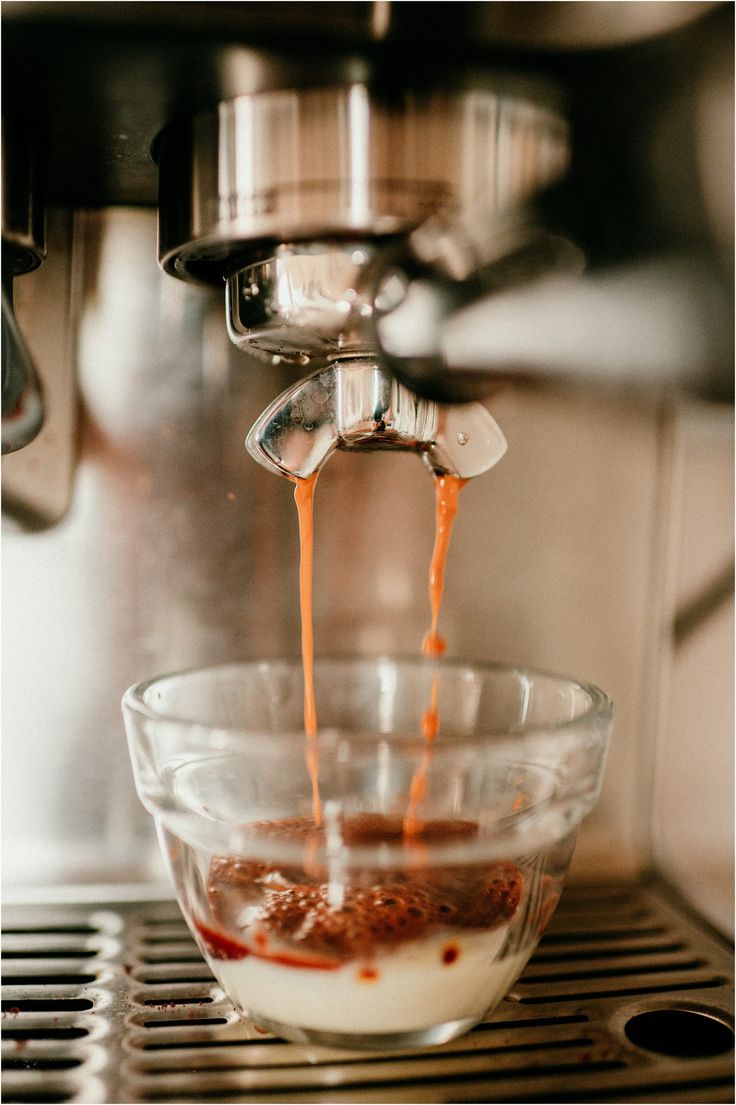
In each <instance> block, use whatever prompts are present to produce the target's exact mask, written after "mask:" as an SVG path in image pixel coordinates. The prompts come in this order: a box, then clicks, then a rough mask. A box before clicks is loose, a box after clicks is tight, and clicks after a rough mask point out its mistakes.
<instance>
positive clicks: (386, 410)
mask: <svg viewBox="0 0 736 1105" xmlns="http://www.w3.org/2000/svg"><path fill="white" fill-rule="evenodd" d="M246 447H247V449H248V451H249V452H250V454H251V455H252V456H253V457H254V458H255V460H257V461H258V462H259V464H262V465H263V466H264V467H265V468H268V469H270V470H271V471H276V472H278V473H279V474H281V475H282V476H288V477H294V476H298V477H301V478H306V477H308V476H312V475H314V473H315V472H317V471H319V469H320V468H321V467H322V466H323V465H324V464H325V462H326V461H327V459H328V458H329V457H330V456H331V454H332V453H333V452H334V451H335V449H358V450H368V449H406V450H409V451H411V452H416V453H418V454H420V456H421V457H422V458H423V460H424V461H425V463H426V464H427V465H428V466H429V468H430V469H431V470H432V471H433V472H435V473H437V474H439V475H454V476H459V477H460V478H462V479H469V478H471V477H472V476H478V475H480V474H481V473H482V472H486V471H487V470H488V469H489V468H492V467H493V465H494V464H496V463H497V461H499V460H500V459H501V457H502V456H503V454H504V453H505V452H506V440H505V438H504V436H503V434H502V433H501V430H500V429H499V427H498V425H497V424H496V422H495V420H494V419H493V418H492V417H491V415H490V414H489V413H488V411H487V410H486V409H485V407H483V406H481V405H480V403H469V404H465V405H453V406H444V405H442V404H439V403H435V402H432V401H431V400H427V399H422V398H420V397H418V396H417V395H415V394H414V393H413V392H412V391H410V390H409V389H408V388H406V387H404V385H403V384H401V383H399V381H398V380H396V379H395V378H393V377H391V376H390V375H389V374H387V373H386V372H385V371H384V370H383V369H382V368H381V367H380V365H379V364H377V363H376V361H375V360H374V359H373V358H372V357H370V356H365V357H362V356H355V357H346V358H342V359H336V360H334V361H332V362H331V363H330V364H329V365H328V366H327V367H326V368H322V369H320V370H319V371H317V372H314V373H312V375H310V376H307V377H306V378H305V379H302V380H300V381H299V382H298V383H296V384H295V385H294V386H293V387H291V388H288V389H287V390H286V391H284V392H282V394H281V395H279V396H278V397H277V398H276V399H275V400H274V401H273V403H271V405H270V406H269V407H267V408H266V410H265V411H264V412H263V414H262V415H261V416H260V418H258V419H257V421H256V422H255V424H254V425H253V427H252V429H251V430H250V433H249V434H248V436H247V438H246Z"/></svg>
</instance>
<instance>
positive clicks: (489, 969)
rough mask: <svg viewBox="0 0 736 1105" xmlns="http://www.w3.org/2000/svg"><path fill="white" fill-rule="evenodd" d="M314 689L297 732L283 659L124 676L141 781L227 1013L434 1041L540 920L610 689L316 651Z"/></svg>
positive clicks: (481, 1000)
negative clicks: (430, 722) (315, 723)
mask: <svg viewBox="0 0 736 1105" xmlns="http://www.w3.org/2000/svg"><path fill="white" fill-rule="evenodd" d="M315 694H316V702H317V714H318V719H319V727H320V728H319V735H318V737H317V739H316V741H314V742H313V743H312V744H311V745H310V744H309V743H308V741H307V739H306V737H305V734H304V729H303V682H302V669H301V665H300V664H299V662H297V661H288V660H279V661H264V662H254V663H244V664H232V665H226V666H223V667H218V668H210V669H203V670H197V671H188V672H184V673H181V674H177V675H167V676H163V677H161V678H157V679H153V680H149V681H148V682H145V683H141V684H139V685H137V686H135V687H132V688H131V689H130V690H129V691H127V692H126V694H125V697H124V699H123V712H124V716H125V723H126V729H127V734H128V740H129V744H130V752H131V757H132V761H133V768H134V772H135V779H136V785H137V788H138V793H139V795H140V797H141V800H142V801H143V803H144V805H145V806H146V808H147V809H148V810H149V811H150V812H151V813H152V814H153V817H154V819H155V822H156V826H157V829H158V834H159V839H160V841H161V846H162V848H163V852H164V855H165V857H166V861H167V863H168V866H169V869H170V872H171V875H172V878H173V881H174V884H175V886H176V892H177V896H178V899H179V903H180V905H181V908H182V910H183V912H184V915H185V917H186V919H187V922H188V924H189V926H190V928H191V930H192V933H193V934H194V938H195V939H196V941H197V943H198V945H199V947H200V948H201V950H202V953H203V955H204V957H205V959H206V960H207V962H208V964H209V965H210V967H211V969H212V972H213V973H214V975H215V976H216V978H217V979H218V980H219V982H220V984H221V985H222V987H223V989H224V990H225V992H226V993H227V994H228V996H229V997H230V999H231V1000H232V1001H233V1003H234V1004H235V1006H236V1007H237V1008H238V1010H239V1011H240V1012H241V1013H242V1014H243V1015H244V1016H247V1017H250V1018H252V1019H253V1020H254V1021H255V1022H256V1023H257V1024H258V1025H260V1026H262V1027H264V1028H267V1029H269V1030H271V1031H273V1032H275V1033H277V1034H278V1035H281V1036H284V1037H285V1038H287V1039H291V1040H295V1041H298V1042H307V1041H311V1042H316V1043H320V1044H326V1045H332V1046H336V1047H348V1048H355V1047H368V1048H382V1047H386V1048H396V1047H402V1046H408V1045H412V1046H413V1045H418V1044H421V1045H426V1044H432V1043H441V1042H443V1041H445V1040H448V1039H451V1038H452V1037H454V1036H457V1035H459V1034H460V1033H462V1032H464V1031H466V1030H467V1029H468V1028H470V1027H471V1026H472V1025H473V1024H476V1023H477V1022H478V1021H479V1020H481V1019H482V1018H483V1016H484V1015H485V1014H486V1013H487V1011H488V1010H489V1009H491V1008H493V1007H494V1006H495V1005H496V1004H497V1003H498V1002H499V1001H500V1000H501V999H502V998H503V996H504V994H505V993H506V992H507V990H508V989H509V987H510V986H511V985H512V983H513V982H514V980H515V979H516V978H517V977H518V975H519V974H520V972H521V971H522V969H523V967H524V965H525V963H526V962H527V960H528V959H529V957H530V955H531V954H532V952H533V950H534V947H535V945H536V943H537V941H538V940H539V937H540V934H541V932H542V931H543V929H544V928H545V926H546V925H547V923H548V922H549V919H550V917H551V915H552V913H553V912H554V908H555V906H556V903H557V900H558V898H559V895H560V890H561V887H562V882H563V880H564V877H565V874H566V871H567V868H568V865H569V861H570V857H571V854H572V850H573V846H574V841H575V836H576V832H577V827H578V825H579V823H580V820H581V819H582V817H583V816H584V815H585V814H586V813H587V812H588V811H589V810H590V809H591V807H592V806H593V805H594V803H595V801H596V799H597V797H598V793H599V789H600V783H601V775H602V769H603V762H604V758H605V751H606V744H607V738H608V733H609V730H610V725H611V714H612V707H611V703H610V701H609V699H608V698H607V697H606V695H605V694H603V693H602V692H601V691H600V690H598V689H597V688H595V687H592V686H585V685H583V684H580V683H576V682H574V681H572V680H570V679H565V678H561V677H558V676H555V675H545V674H541V673H538V672H532V671H524V670H520V669H504V668H501V667H494V666H491V665H480V664H469V663H453V662H449V661H445V660H434V661H432V660H424V659H419V660H404V659H394V658H380V659H334V660H320V661H318V662H317V663H316V665H315ZM432 705H434V706H436V709H437V712H438V715H439V731H438V733H437V736H436V737H435V738H434V739H433V740H432V741H431V742H428V741H427V740H426V739H425V738H424V737H423V736H422V732H423V730H422V722H423V718H424V716H425V714H426V711H427V710H428V708H430V707H431V706H432ZM308 763H311V764H312V765H313V766H314V767H315V769H316V771H317V774H318V780H319V796H320V801H321V810H315V807H314V796H313V787H312V779H311V777H310V770H309V767H308ZM412 795H413V798H412ZM320 819H321V823H320V824H319V825H318V824H317V821H318V820H320Z"/></svg>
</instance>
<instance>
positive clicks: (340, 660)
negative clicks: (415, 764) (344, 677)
mask: <svg viewBox="0 0 736 1105" xmlns="http://www.w3.org/2000/svg"><path fill="white" fill-rule="evenodd" d="M381 663H390V664H393V665H395V666H397V667H403V668H410V669H414V670H422V669H424V670H427V671H433V670H438V669H439V670H443V669H444V670H447V669H450V670H452V671H460V672H461V671H462V670H464V669H467V670H469V671H472V672H476V673H480V674H481V675H482V674H487V675H490V674H498V675H509V676H517V677H522V678H524V677H525V678H536V679H545V680H557V681H559V682H561V683H564V684H567V685H568V686H572V687H574V688H576V689H577V690H579V691H582V692H583V693H584V694H585V695H587V696H588V699H589V705H588V706H587V707H586V708H585V709H584V710H583V711H582V712H581V713H580V714H578V715H577V716H576V717H573V718H568V719H564V720H561V721H556V722H549V723H544V724H541V723H539V722H537V723H535V724H533V725H528V726H525V725H519V726H514V727H508V728H506V729H498V730H491V731H488V730H486V731H484V732H482V733H478V734H471V735H464V736H462V737H452V738H450V742H451V746H452V747H454V748H457V747H458V746H468V747H472V746H473V745H481V744H482V745H488V744H489V743H490V742H495V741H502V740H503V739H504V738H506V739H508V738H511V739H513V740H514V741H524V740H526V739H527V738H530V739H531V738H538V737H546V738H547V739H551V738H554V736H555V734H557V733H565V734H566V735H568V736H569V735H570V734H571V733H574V732H577V731H581V732H585V731H588V730H589V728H590V727H591V725H594V724H595V723H596V722H607V721H609V720H610V718H611V717H612V714H613V702H612V701H611V699H610V698H609V696H608V695H607V694H606V693H605V691H602V690H601V689H600V687H597V686H596V685H595V684H593V683H587V682H583V681H581V680H578V679H573V678H571V677H570V676H566V675H563V674H560V673H559V672H551V671H545V670H543V669H540V668H532V667H526V666H523V665H517V664H505V663H500V662H495V661H479V660H466V659H463V658H457V657H453V658H451V659H448V658H446V657H423V656H419V657H417V656H412V655H402V654H393V653H381V654H378V655H375V656H369V655H365V656H363V655H356V654H350V653H348V654H334V655H326V656H320V657H318V658H317V659H315V661H314V668H315V672H316V671H317V670H318V669H319V668H320V667H322V666H323V665H327V664H349V665H355V666H358V665H360V664H368V665H372V666H374V667H376V666H378V665H379V664H381ZM260 667H282V668H287V669H292V670H293V669H301V667H302V661H301V659H299V658H296V657H288V656H286V657H284V656H280V657H265V658H262V659H259V660H232V661H226V662H225V663H221V664H205V665H195V666H192V667H188V668H182V669H180V670H176V671H171V672H165V673H162V674H159V675H155V676H152V677H150V678H148V679H145V680H141V681H140V682H138V683H134V684H133V685H132V686H130V687H128V689H127V690H126V691H125V693H124V695H123V699H122V705H123V708H124V709H127V710H130V711H131V713H133V714H136V715H138V716H139V718H141V719H145V720H147V721H150V722H153V723H157V724H161V723H163V724H166V725H172V726H180V727H182V728H185V729H190V730H198V729H203V728H206V729H209V730H210V731H212V732H217V733H218V734H220V735H222V736H226V735H227V736H231V737H233V738H238V737H239V738H252V737H253V736H254V735H256V734H257V733H258V729H256V728H246V727H244V726H242V725H219V724H213V723H211V722H207V721H206V720H204V719H203V718H201V717H200V718H196V717H184V716H181V715H177V714H171V713H164V712H161V711H158V710H156V709H154V708H153V707H151V705H150V704H149V703H148V702H146V701H145V695H146V694H147V692H148V691H149V690H150V689H151V688H152V687H153V686H155V685H156V684H157V683H164V682H165V681H167V680H169V679H178V678H182V677H186V676H188V675H204V674H206V673H215V672H219V671H228V670H233V669H256V668H260ZM317 717H318V720H319V702H318V703H317ZM335 736H337V740H335ZM268 737H269V742H272V743H273V744H274V745H276V746H277V747H279V746H282V745H287V746H290V745H293V744H294V743H295V741H297V740H299V741H301V742H303V741H304V740H305V733H304V730H303V729H289V730H284V731H283V732H277V733H272V732H269V734H268ZM325 738H328V739H325ZM381 738H389V739H391V742H392V744H394V745H395V746H397V747H400V746H402V745H406V746H412V747H414V746H416V745H417V743H422V740H421V736H420V735H419V734H417V735H416V736H410V735H408V734H404V733H401V734H392V733H390V732H389V733H376V732H375V731H374V730H370V728H369V727H366V730H359V731H354V730H349V729H346V728H343V727H338V726H334V725H332V726H325V728H324V729H322V730H319V731H318V733H317V738H316V744H317V747H323V748H327V747H329V746H330V745H331V744H333V743H336V744H342V743H344V742H347V743H348V744H350V743H355V744H356V745H362V744H365V743H366V742H367V741H368V740H372V741H375V740H376V739H381ZM434 747H435V748H436V749H437V750H439V749H440V748H442V747H448V745H444V744H443V742H442V741H441V740H438V741H437V742H436V743H435V745H434Z"/></svg>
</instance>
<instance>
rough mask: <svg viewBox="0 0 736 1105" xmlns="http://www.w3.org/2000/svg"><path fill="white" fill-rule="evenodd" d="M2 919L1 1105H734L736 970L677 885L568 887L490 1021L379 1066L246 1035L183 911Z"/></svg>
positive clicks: (124, 907)
mask: <svg viewBox="0 0 736 1105" xmlns="http://www.w3.org/2000/svg"><path fill="white" fill-rule="evenodd" d="M4 920H5V924H6V926H7V927H6V928H5V929H4V931H3V943H2V957H3V963H4V968H5V972H4V976H3V990H2V1021H3V1030H4V1031H3V1043H2V1055H3V1060H2V1061H3V1100H4V1101H5V1102H7V1103H11V1102H56V1101H60V1102H65V1101H68V1102H95V1103H101V1102H121V1103H122V1102H141V1103H143V1102H269V1101H273V1102H302V1101H303V1102H309V1101H311V1102H341V1103H347V1102H374V1103H379V1102H394V1103H397V1105H398V1103H399V1102H455V1103H458V1105H460V1103H464V1102H468V1103H470V1102H486V1101H487V1102H504V1101H506V1102H511V1101H516V1102H519V1101H525V1102H526V1101H528V1102H533V1101H540V1102H541V1101H547V1102H555V1101H569V1102H583V1101H598V1102H604V1101H605V1102H607V1101H611V1102H616V1101H619V1102H639V1101H642V1102H645V1101H646V1102H657V1101H659V1102H665V1101H666V1102H680V1101H683V1102H686V1101H687V1102H711V1101H713V1102H728V1101H733V1031H732V1026H733V1018H732V999H733V984H732V956H731V953H730V951H729V950H728V948H727V947H726V946H725V945H724V944H722V943H721V942H720V940H719V939H718V938H717V937H715V936H713V935H712V934H711V933H710V931H709V930H707V929H706V928H705V927H703V926H701V925H700V923H699V922H698V921H697V920H694V919H692V918H691V917H690V916H688V915H687V914H685V913H683V912H682V911H681V910H680V909H679V908H678V906H677V905H676V904H675V903H674V902H673V901H672V900H671V899H670V898H669V897H668V895H667V893H666V890H665V889H664V888H658V887H651V886H650V887H645V886H638V885H634V886H632V885H625V886H607V887H601V886H597V887H586V888H575V887H571V888H569V889H568V890H567V891H566V892H565V894H564V895H563V899H562V902H561V903H560V906H559V909H558V911H557V914H556V916H555V919H554V921H553V924H552V926H551V927H550V930H549V932H548V933H547V935H546V936H545V937H544V939H543V940H542V942H541V943H540V946H539V948H538V950H537V954H536V955H535V956H534V957H533V958H532V960H531V961H530V962H529V964H528V966H527V969H526V971H525V972H524V974H523V975H522V977H521V978H520V979H519V980H518V982H517V983H516V984H515V986H514V987H513V989H512V990H511V992H510V994H509V995H508V996H507V998H506V999H505V1000H504V1001H503V1002H502V1003H501V1006H500V1007H499V1008H498V1009H497V1010H496V1011H495V1013H494V1015H493V1018H492V1020H490V1021H488V1022H484V1023H482V1024H480V1025H478V1026H477V1027H476V1028H475V1029H473V1030H472V1031H471V1032H469V1033H468V1034H467V1035H466V1036H464V1037H463V1038H462V1039H460V1040H453V1041H451V1042H449V1043H447V1044H444V1045H442V1046H441V1047H437V1048H431V1049H416V1050H407V1051H401V1052H395V1053H393V1052H392V1053H389V1054H381V1055H377V1054H369V1053H364V1052H345V1051H341V1052H335V1051H330V1050H328V1049H326V1048H320V1047H300V1046H297V1045H295V1044H287V1043H285V1042H284V1041H282V1040H279V1039H277V1038H275V1037H273V1036H270V1035H266V1034H264V1033H263V1032H262V1031H260V1030H258V1029H257V1028H256V1027H255V1026H253V1025H250V1024H247V1023H244V1022H242V1021H240V1020H239V1019H238V1017H237V1016H236V1014H235V1011H234V1010H233V1007H232V1005H231V1004H230V1002H229V1001H227V1000H226V998H225V996H224V994H223V992H222V990H221V989H220V988H219V986H218V985H217V983H216V982H215V980H214V978H213V977H212V975H211V974H210V973H209V970H208V969H207V966H206V964H205V963H204V961H203V960H202V958H201V957H200V955H199V953H198V951H197V948H196V945H195V944H194V941H193V940H192V938H191V936H190V934H189V930H188V929H187V927H186V924H185V923H184V921H183V920H182V919H181V916H180V914H179V913H178V910H177V907H176V906H175V905H174V904H173V903H170V902H165V903H164V902H162V903H155V904H153V905H151V904H145V905H137V904H131V903H121V904H120V905H116V906H114V907H110V906H105V907H104V908H96V907H94V906H79V907H67V906H44V907H39V906H33V907H28V908H27V909H26V908H22V907H19V906H14V907H8V908H7V909H6V910H5V917H4Z"/></svg>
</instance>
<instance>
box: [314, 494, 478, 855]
mask: <svg viewBox="0 0 736 1105" xmlns="http://www.w3.org/2000/svg"><path fill="white" fill-rule="evenodd" d="M317 475H318V474H317V473H315V474H314V475H313V476H309V477H308V478H306V479H303V478H300V477H298V476H297V477H295V478H294V483H295V485H296V486H295V488H294V500H295V502H296V509H297V514H298V518H299V549H300V562H299V602H300V608H301V645H302V666H303V669H304V731H305V733H306V736H307V748H306V763H307V769H308V771H309V776H310V779H311V782H312V816H313V818H314V823H315V825H316V826H317V827H319V826H321V824H322V802H321V800H320V794H319V757H318V751H317V708H316V702H315V695H314V625H313V615H312V589H313V564H314V491H315V487H316V484H317ZM467 482H468V481H467V480H463V479H460V477H459V476H449V475H444V476H435V539H434V549H433V551H432V560H431V562H430V567H429V605H430V611H431V622H430V628H429V631H428V632H427V633H426V635H425V637H424V640H423V642H422V652H423V653H424V655H425V656H442V654H443V653H444V651H445V649H446V647H447V645H446V642H445V640H444V638H442V637H441V636H440V635H439V632H438V626H439V618H440V609H441V607H442V595H443V592H444V587H445V567H446V564H447V552H448V549H449V546H450V538H451V536H452V527H453V524H454V521H455V518H456V516H457V511H458V498H459V495H460V492H461V491H462V489H463V487H465V484H466V483H467ZM439 726H440V716H439V679H438V677H437V676H435V677H434V679H433V680H432V690H431V693H430V701H429V705H428V706H427V709H426V710H425V711H424V714H423V715H422V733H423V736H424V739H425V750H424V753H423V755H422V759H421V762H420V764H419V766H418V768H417V770H416V771H415V773H414V777H413V779H412V781H411V786H410V788H409V803H408V806H407V810H406V813H405V815H404V821H403V829H404V835H405V836H415V835H416V834H417V833H418V832H419V831H420V830H421V826H422V822H421V820H420V819H419V818H418V816H417V809H418V807H419V805H420V803H421V801H422V799H423V798H424V796H425V794H426V791H427V771H428V770H429V765H430V763H431V759H432V743H433V742H434V740H435V738H436V736H437V733H438V732H439Z"/></svg>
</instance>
